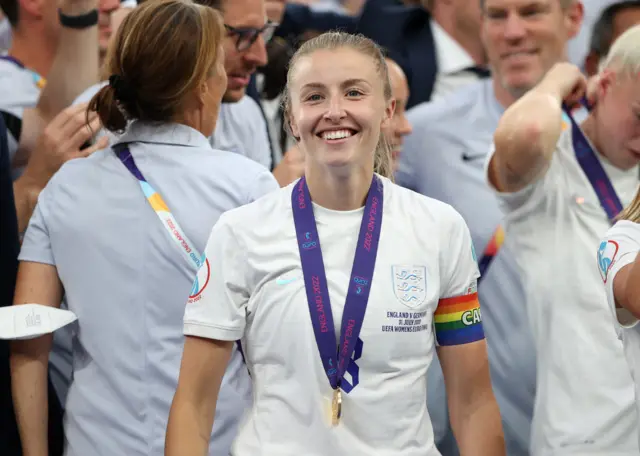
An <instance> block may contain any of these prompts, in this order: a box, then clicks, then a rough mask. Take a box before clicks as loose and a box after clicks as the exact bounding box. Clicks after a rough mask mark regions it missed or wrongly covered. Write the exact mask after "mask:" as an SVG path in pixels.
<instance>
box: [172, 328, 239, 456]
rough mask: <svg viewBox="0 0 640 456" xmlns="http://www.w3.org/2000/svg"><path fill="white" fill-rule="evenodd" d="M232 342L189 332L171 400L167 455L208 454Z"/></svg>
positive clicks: (196, 455)
mask: <svg viewBox="0 0 640 456" xmlns="http://www.w3.org/2000/svg"><path fill="white" fill-rule="evenodd" d="M232 348H233V342H230V341H219V340H213V339H202V338H199V337H192V336H186V341H185V344H184V352H183V354H182V365H181V366H180V379H179V380H178V389H177V391H176V394H175V396H174V398H173V403H172V404H171V412H170V413H169V423H168V426H167V438H166V444H165V452H164V454H165V456H184V455H189V456H206V455H207V454H208V450H209V440H210V438H211V429H212V427H213V418H214V415H215V411H216V403H217V401H218V392H219V391H220V385H221V383H222V377H223V376H224V373H225V369H226V367H227V364H228V363H229V358H230V357H231V350H232Z"/></svg>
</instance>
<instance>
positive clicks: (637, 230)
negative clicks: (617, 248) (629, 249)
mask: <svg viewBox="0 0 640 456" xmlns="http://www.w3.org/2000/svg"><path fill="white" fill-rule="evenodd" d="M604 240H605V241H607V240H608V241H614V242H615V241H632V242H634V243H636V244H638V245H639V246H640V224H638V223H635V222H632V221H630V220H619V221H617V222H616V223H615V225H613V226H612V227H611V228H609V230H608V231H607V234H605V236H604Z"/></svg>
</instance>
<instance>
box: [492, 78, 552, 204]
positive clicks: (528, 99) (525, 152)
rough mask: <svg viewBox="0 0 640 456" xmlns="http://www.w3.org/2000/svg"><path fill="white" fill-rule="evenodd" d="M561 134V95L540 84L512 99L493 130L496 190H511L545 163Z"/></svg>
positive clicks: (531, 177) (530, 178)
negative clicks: (514, 99)
mask: <svg viewBox="0 0 640 456" xmlns="http://www.w3.org/2000/svg"><path fill="white" fill-rule="evenodd" d="M561 133H562V97H561V96H560V95H559V94H558V93H557V92H556V91H554V90H553V89H548V88H546V87H544V86H542V85H540V86H538V87H536V88H535V89H532V90H531V91H530V92H529V93H527V94H526V95H524V96H523V97H522V98H521V99H520V100H518V101H516V102H515V103H514V104H513V105H512V106H511V107H510V108H509V109H508V110H507V111H506V112H505V113H504V115H503V116H502V118H501V119H500V122H499V124H498V128H497V129H496V131H495V133H494V144H495V150H496V152H495V156H494V160H496V167H495V168H494V169H495V171H496V176H495V177H496V179H497V181H498V182H496V183H497V184H498V186H499V187H500V188H499V190H501V191H506V192H515V191H518V190H520V189H521V188H524V187H526V186H527V185H528V184H530V183H531V182H533V181H534V180H535V179H536V178H537V177H538V176H539V175H540V174H541V172H542V171H544V169H546V167H547V166H548V164H549V162H550V161H551V158H552V156H553V152H554V150H555V148H556V144H557V142H558V139H559V137H560V134H561Z"/></svg>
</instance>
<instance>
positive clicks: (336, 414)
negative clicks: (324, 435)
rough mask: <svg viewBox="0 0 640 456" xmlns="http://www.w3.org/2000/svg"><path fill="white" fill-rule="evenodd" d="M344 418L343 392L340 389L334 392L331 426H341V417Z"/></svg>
mask: <svg viewBox="0 0 640 456" xmlns="http://www.w3.org/2000/svg"><path fill="white" fill-rule="evenodd" d="M341 416H342V391H341V390H340V388H336V389H334V390H333V401H332V403H331V425H332V426H337V425H338V424H340V417H341Z"/></svg>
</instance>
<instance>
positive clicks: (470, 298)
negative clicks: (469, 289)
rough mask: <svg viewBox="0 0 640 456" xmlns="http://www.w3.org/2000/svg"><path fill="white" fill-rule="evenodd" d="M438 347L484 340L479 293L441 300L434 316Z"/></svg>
mask: <svg viewBox="0 0 640 456" xmlns="http://www.w3.org/2000/svg"><path fill="white" fill-rule="evenodd" d="M433 323H434V325H433V326H434V329H435V334H436V345H439V346H444V345H462V344H468V343H470V342H475V341H477V340H482V339H484V330H483V329H482V315H481V313H480V301H478V293H471V294H467V295H462V296H455V297H453V298H445V299H441V300H440V301H439V302H438V308H437V309H436V312H435V314H434V316H433Z"/></svg>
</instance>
